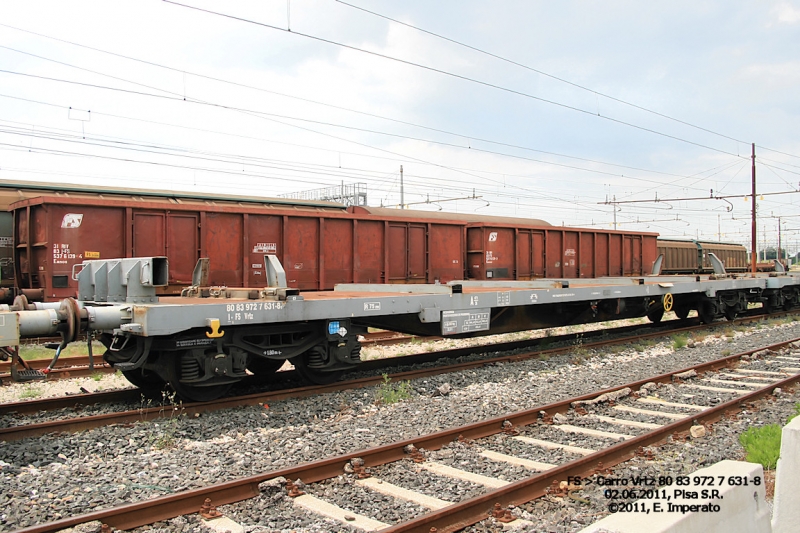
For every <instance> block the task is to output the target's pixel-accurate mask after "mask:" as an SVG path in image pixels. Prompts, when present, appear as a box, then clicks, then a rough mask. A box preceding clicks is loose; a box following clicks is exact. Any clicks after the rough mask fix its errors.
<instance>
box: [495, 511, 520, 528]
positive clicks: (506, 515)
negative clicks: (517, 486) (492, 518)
mask: <svg viewBox="0 0 800 533" xmlns="http://www.w3.org/2000/svg"><path fill="white" fill-rule="evenodd" d="M516 519H517V517H516V516H514V515H513V514H511V511H509V510H508V509H506V510H505V512H504V513H503V516H501V517H499V518H498V519H497V521H498V522H502V523H504V524H508V523H509V522H513V521H514V520H516Z"/></svg>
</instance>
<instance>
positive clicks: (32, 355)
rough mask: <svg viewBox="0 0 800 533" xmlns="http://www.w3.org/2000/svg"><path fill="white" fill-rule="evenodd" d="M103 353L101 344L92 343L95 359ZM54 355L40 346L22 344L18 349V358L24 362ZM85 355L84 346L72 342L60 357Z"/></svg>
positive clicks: (80, 343) (104, 349) (49, 357)
mask: <svg viewBox="0 0 800 533" xmlns="http://www.w3.org/2000/svg"><path fill="white" fill-rule="evenodd" d="M105 351H106V347H105V346H103V345H102V344H101V343H99V342H97V341H95V342H92V352H93V353H94V354H95V357H97V354H102V353H103V352H105ZM55 354H56V351H55V350H53V349H51V348H46V347H45V346H44V345H42V344H23V345H22V346H20V347H19V356H20V357H22V358H23V359H25V360H26V361H32V360H34V359H52V358H53V356H54V355H55ZM86 354H87V350H86V344H84V343H82V342H73V343H70V344H68V345H67V347H66V348H64V349H63V350H62V351H61V355H60V357H75V356H81V355H86Z"/></svg>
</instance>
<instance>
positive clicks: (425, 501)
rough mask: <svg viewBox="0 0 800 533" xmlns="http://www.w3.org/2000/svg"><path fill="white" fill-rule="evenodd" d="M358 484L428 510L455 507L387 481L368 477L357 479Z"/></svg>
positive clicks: (449, 503)
mask: <svg viewBox="0 0 800 533" xmlns="http://www.w3.org/2000/svg"><path fill="white" fill-rule="evenodd" d="M356 484H357V485H361V486H362V487H366V488H368V489H370V490H374V491H375V492H380V493H381V494H385V495H387V496H391V497H392V498H398V499H401V500H406V501H409V502H414V503H416V504H417V505H421V506H422V507H427V508H428V509H442V508H444V507H447V506H448V505H453V503H452V502H448V501H445V500H440V499H439V498H434V497H433V496H428V495H426V494H421V493H419V492H417V491H414V490H409V489H406V488H403V487H398V486H397V485H392V484H391V483H387V482H386V481H381V480H380V479H377V478H374V477H368V478H366V479H357V480H356Z"/></svg>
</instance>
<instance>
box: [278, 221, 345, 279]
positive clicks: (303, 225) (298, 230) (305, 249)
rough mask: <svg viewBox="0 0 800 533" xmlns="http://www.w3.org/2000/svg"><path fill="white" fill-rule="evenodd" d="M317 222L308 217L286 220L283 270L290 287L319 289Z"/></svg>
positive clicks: (318, 236)
mask: <svg viewBox="0 0 800 533" xmlns="http://www.w3.org/2000/svg"><path fill="white" fill-rule="evenodd" d="M319 221H320V219H319V218H310V217H287V218H286V235H288V238H287V240H286V242H285V248H286V254H285V256H284V257H285V260H284V263H283V268H284V269H286V281H287V283H288V284H289V286H290V287H296V288H298V289H302V290H316V289H318V288H319V238H320V235H319ZM347 253H350V252H349V251H348V252H347Z"/></svg>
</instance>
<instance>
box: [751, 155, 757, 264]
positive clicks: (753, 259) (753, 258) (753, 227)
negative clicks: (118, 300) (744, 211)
mask: <svg viewBox="0 0 800 533" xmlns="http://www.w3.org/2000/svg"><path fill="white" fill-rule="evenodd" d="M752 159H753V173H752V175H753V209H752V219H751V221H750V226H751V231H752V235H751V237H752V243H753V249H752V251H751V252H750V269H751V270H750V271H751V273H752V274H753V276H754V277H755V275H756V258H757V255H756V254H758V252H757V251H756V250H757V248H756V143H753V155H752Z"/></svg>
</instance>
